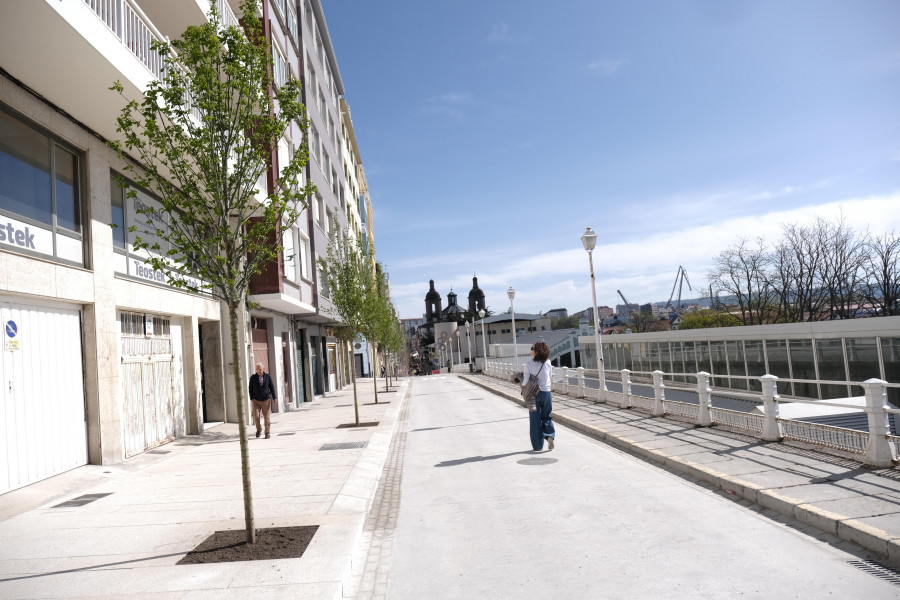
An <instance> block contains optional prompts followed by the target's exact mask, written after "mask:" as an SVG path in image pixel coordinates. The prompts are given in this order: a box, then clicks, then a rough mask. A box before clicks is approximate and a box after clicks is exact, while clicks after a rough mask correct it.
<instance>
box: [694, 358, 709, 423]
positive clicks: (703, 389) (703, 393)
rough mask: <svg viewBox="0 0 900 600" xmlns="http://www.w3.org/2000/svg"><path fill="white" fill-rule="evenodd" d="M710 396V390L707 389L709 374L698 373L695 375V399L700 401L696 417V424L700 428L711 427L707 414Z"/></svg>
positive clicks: (704, 372)
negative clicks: (698, 412)
mask: <svg viewBox="0 0 900 600" xmlns="http://www.w3.org/2000/svg"><path fill="white" fill-rule="evenodd" d="M711 396H712V389H711V388H710V387H709V373H707V372H706V371H700V372H699V373H697V397H698V399H699V400H700V414H699V415H698V416H697V424H698V425H700V426H701V427H709V426H710V425H712V416H711V415H710V413H709V408H710V405H711V403H710V397H711Z"/></svg>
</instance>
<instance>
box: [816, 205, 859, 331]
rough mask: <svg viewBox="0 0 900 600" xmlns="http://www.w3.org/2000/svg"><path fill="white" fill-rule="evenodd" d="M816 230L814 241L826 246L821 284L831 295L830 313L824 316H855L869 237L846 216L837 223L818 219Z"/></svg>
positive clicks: (824, 290)
mask: <svg viewBox="0 0 900 600" xmlns="http://www.w3.org/2000/svg"><path fill="white" fill-rule="evenodd" d="M815 233H816V236H815V242H816V244H817V245H818V246H819V247H820V248H822V249H823V252H822V261H821V272H820V273H819V275H818V278H819V283H820V285H821V287H822V291H823V292H824V293H825V294H826V296H827V298H828V306H827V308H826V310H827V311H828V314H827V315H823V316H825V317H827V318H839V319H852V318H855V317H856V310H857V307H858V290H859V282H860V280H861V279H862V278H864V277H865V271H864V266H865V263H866V254H867V253H866V239H865V237H863V236H861V235H859V234H858V233H857V232H856V231H854V230H853V229H852V228H851V227H850V226H848V225H847V223H846V220H845V219H844V217H843V215H842V216H841V217H840V218H838V219H837V220H836V221H834V222H830V221H826V220H824V219H821V218H820V219H817V220H816V224H815Z"/></svg>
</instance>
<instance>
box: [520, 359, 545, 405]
mask: <svg viewBox="0 0 900 600" xmlns="http://www.w3.org/2000/svg"><path fill="white" fill-rule="evenodd" d="M525 368H526V369H527V368H528V367H525ZM543 370H544V365H543V364H541V368H540V370H538V372H537V375H532V374H531V371H529V372H528V375H529V377H528V383H526V384H525V385H524V386H522V398H524V399H525V404H527V405H528V410H530V411H531V412H534V411H536V410H537V404H536V402H535V399H536V398H537V395H538V392H540V391H541V387H540V385H539V384H538V380H537V376H538V375H540V374H541V371H543Z"/></svg>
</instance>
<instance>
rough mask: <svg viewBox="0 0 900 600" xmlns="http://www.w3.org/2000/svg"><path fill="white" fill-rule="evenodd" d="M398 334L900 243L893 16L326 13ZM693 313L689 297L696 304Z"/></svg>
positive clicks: (581, 6)
mask: <svg viewBox="0 0 900 600" xmlns="http://www.w3.org/2000/svg"><path fill="white" fill-rule="evenodd" d="M323 5H324V10H325V17H326V21H327V23H328V28H329V31H330V35H331V39H332V43H333V45H334V49H335V53H336V55H337V59H338V64H339V66H340V72H341V77H342V80H343V83H344V88H345V97H346V99H347V103H348V105H349V106H350V110H351V115H352V119H353V125H354V130H355V134H356V138H357V141H358V143H359V148H360V153H361V155H362V161H363V167H364V169H365V172H366V178H367V181H368V184H369V192H370V196H371V199H372V205H373V209H374V219H373V221H374V231H375V253H376V257H377V258H378V260H380V261H381V262H382V263H383V264H384V265H385V267H386V269H387V272H388V273H389V276H390V282H391V293H392V296H393V299H394V304H395V306H396V307H397V310H398V313H399V315H400V317H401V318H418V317H421V316H422V314H423V313H424V311H425V294H426V293H427V292H428V289H429V284H428V282H429V280H430V279H433V280H434V282H435V288H436V289H437V290H438V291H439V292H440V293H441V295H442V297H443V298H444V301H443V302H444V307H446V306H447V299H446V296H447V294H448V293H449V292H450V291H451V289H452V290H453V291H454V292H456V293H457V294H458V295H459V303H460V304H462V305H467V296H468V293H469V290H470V289H471V287H472V277H473V275H475V276H477V277H478V283H479V287H481V288H482V289H483V290H484V292H485V297H486V304H487V307H488V308H489V309H490V310H491V311H493V312H494V313H502V312H505V311H506V310H507V309H508V308H509V300H508V299H507V296H506V290H507V288H509V287H510V286H512V287H513V288H514V289H515V290H516V295H515V310H516V311H517V312H523V313H537V312H546V311H547V310H550V309H552V308H567V309H568V310H569V312H570V313H572V312H576V311H579V310H583V309H585V308H588V307H590V306H591V281H590V271H589V265H588V255H587V252H585V250H584V248H583V247H582V244H581V239H580V238H581V235H582V234H583V233H584V231H585V228H587V227H591V228H592V229H593V230H594V231H596V232H597V233H598V240H597V247H596V249H595V250H594V252H593V261H594V269H595V275H596V286H597V302H598V304H599V305H601V306H602V305H607V306H611V307H615V305H616V304H617V303H621V300H620V299H619V297H618V295H617V292H616V291H617V290H621V291H622V293H623V294H624V295H625V297H627V298H628V300H629V301H630V302H635V303H645V302H665V301H666V300H667V299H668V298H669V295H670V293H671V291H672V287H673V285H674V283H675V278H676V274H677V272H678V268H679V266H682V267H683V268H684V270H685V271H686V272H687V274H688V278H689V281H690V283H691V284H692V286H693V288H694V292H692V291H689V290H688V289H687V286H685V287H684V289H683V292H682V294H683V296H684V297H686V298H687V297H695V296H698V295H699V291H700V290H701V289H706V287H707V285H708V283H707V281H706V274H707V272H708V271H709V269H710V267H711V265H712V262H713V259H714V257H715V256H716V255H717V254H718V253H719V252H721V251H723V250H724V249H725V248H727V247H728V246H730V245H732V244H735V243H737V242H738V241H739V240H740V238H741V237H750V238H755V237H758V236H762V237H763V238H765V239H767V240H769V241H776V240H777V239H778V238H779V237H780V235H781V227H782V226H783V225H785V224H788V223H802V222H806V221H808V220H811V219H814V218H816V217H817V216H819V217H824V218H828V219H835V218H838V216H840V215H843V217H845V218H846V219H847V221H848V222H849V223H850V224H851V225H852V226H853V227H854V228H856V229H858V230H859V231H866V230H868V231H870V232H872V233H876V234H882V233H885V232H889V231H891V230H896V232H897V233H898V234H900V35H898V33H897V32H898V31H900V2H897V1H896V0H845V1H833V0H791V1H790V2H785V1H784V0H678V1H673V0H640V1H633V2H622V1H608V0H560V1H559V2H552V3H550V2H546V1H541V2H539V1H533V0H452V1H449V2H447V1H445V2H435V1H429V0H379V1H378V2H371V1H364V0H323ZM695 292H696V294H695Z"/></svg>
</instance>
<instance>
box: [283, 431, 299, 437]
mask: <svg viewBox="0 0 900 600" xmlns="http://www.w3.org/2000/svg"><path fill="white" fill-rule="evenodd" d="M295 433H297V432H296V431H291V432H288V433H279V434H278V437H282V436H285V435H294V434H295Z"/></svg>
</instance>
